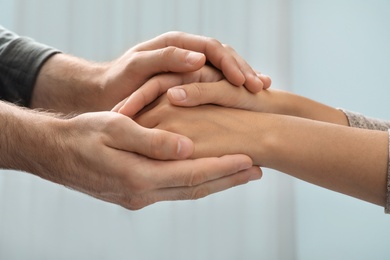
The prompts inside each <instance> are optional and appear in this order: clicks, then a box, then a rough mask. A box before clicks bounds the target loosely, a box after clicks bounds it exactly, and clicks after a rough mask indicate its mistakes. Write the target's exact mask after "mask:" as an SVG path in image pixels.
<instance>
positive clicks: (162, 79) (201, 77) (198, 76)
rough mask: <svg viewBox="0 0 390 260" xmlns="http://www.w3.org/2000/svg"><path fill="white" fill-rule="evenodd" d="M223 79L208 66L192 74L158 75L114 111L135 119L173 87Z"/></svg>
mask: <svg viewBox="0 0 390 260" xmlns="http://www.w3.org/2000/svg"><path fill="white" fill-rule="evenodd" d="M221 78H222V75H221V74H220V73H219V72H218V71H217V70H215V69H213V68H211V67H208V66H206V67H204V68H202V69H201V70H198V71H195V72H191V73H181V74H174V73H168V74H161V75H157V76H155V77H153V78H152V79H150V80H149V81H147V82H146V83H145V84H144V85H143V86H142V87H140V88H139V89H138V90H136V91H135V92H134V93H133V94H132V95H131V96H130V97H129V98H128V99H127V100H125V101H122V102H121V103H120V104H118V105H117V106H116V107H115V109H116V110H114V111H119V113H121V114H123V115H126V116H129V117H133V116H135V115H136V114H137V113H138V112H139V111H140V110H141V109H142V108H144V107H145V106H146V105H148V104H149V103H151V102H152V101H154V100H155V99H156V98H157V97H159V96H160V95H161V94H163V93H165V92H166V91H167V90H168V89H169V88H171V87H174V86H178V85H183V84H187V83H190V82H202V81H218V80H220V79H221Z"/></svg>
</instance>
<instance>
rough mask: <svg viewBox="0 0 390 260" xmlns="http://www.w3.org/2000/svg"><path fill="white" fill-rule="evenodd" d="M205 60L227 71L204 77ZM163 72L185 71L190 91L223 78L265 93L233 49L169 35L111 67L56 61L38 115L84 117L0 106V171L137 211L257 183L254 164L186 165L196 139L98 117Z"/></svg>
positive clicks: (38, 93) (45, 77)
mask: <svg viewBox="0 0 390 260" xmlns="http://www.w3.org/2000/svg"><path fill="white" fill-rule="evenodd" d="M202 52H203V53H202ZM206 59H207V60H208V61H209V62H211V63H212V64H213V65H214V66H215V67H216V68H219V69H221V72H219V71H217V70H214V69H207V68H204V69H202V68H203V65H204V64H205V62H206ZM163 72H164V73H165V72H178V73H180V75H181V77H183V78H185V82H192V81H194V80H195V81H197V80H204V81H214V80H219V79H220V77H221V75H222V74H223V75H224V76H226V78H228V79H229V80H231V82H232V83H233V84H236V85H242V84H244V85H245V86H247V87H248V89H250V91H253V92H256V91H259V90H260V89H261V88H263V87H264V84H263V83H262V82H261V80H259V77H257V76H256V74H255V72H254V71H253V70H252V69H251V68H250V67H249V65H247V64H246V62H245V61H244V60H243V59H242V58H240V57H239V56H238V55H237V54H236V53H235V52H234V51H233V50H232V49H231V48H230V47H228V46H225V45H222V44H221V43H219V42H218V41H216V40H214V39H210V38H206V37H200V36H195V35H190V34H185V33H178V32H171V33H167V34H164V35H161V36H159V37H156V38H155V39H152V40H151V41H148V42H145V43H142V44H140V45H137V46H135V47H134V48H132V49H130V50H129V51H128V52H126V53H125V54H124V55H123V56H121V57H119V58H118V59H116V60H114V61H112V62H109V63H104V64H96V63H91V62H89V61H85V60H82V59H79V58H76V57H72V56H69V55H66V54H57V55H54V56H52V57H51V58H50V59H48V61H47V62H46V63H45V64H44V65H43V67H42V69H41V70H40V72H39V75H38V77H37V81H36V84H35V87H34V92H33V95H32V101H31V104H30V107H31V108H35V109H39V110H42V109H43V110H50V111H54V112H60V113H66V114H68V113H72V114H74V115H77V116H73V117H72V116H70V117H69V116H68V118H64V117H63V116H59V115H56V114H50V113H46V112H37V111H34V110H30V109H23V108H20V107H16V106H14V105H11V104H8V103H5V102H0V129H2V135H1V136H0V148H1V151H2V152H1V153H0V167H1V168H5V169H15V170H22V171H26V172H30V173H33V174H35V175H37V176H39V177H42V178H44V179H47V180H50V181H53V182H56V183H59V184H63V185H66V186H68V187H70V188H72V189H75V190H78V191H81V192H84V193H86V194H89V195H91V196H93V197H96V198H99V199H102V200H105V201H108V202H112V203H116V204H118V205H121V206H123V207H125V208H128V209H132V210H135V209H140V208H142V207H145V206H147V205H150V204H152V203H155V202H157V201H163V200H184V199H198V198H201V197H204V196H207V195H209V194H211V193H215V192H219V191H221V190H224V189H228V188H231V187H233V186H237V185H240V184H244V183H247V182H248V181H250V180H255V179H259V178H260V177H261V170H260V169H259V167H254V166H252V165H253V162H252V160H251V159H250V157H248V156H246V155H243V154H235V155H227V156H221V157H215V156H209V157H207V158H199V159H187V158H188V157H189V156H191V154H192V153H193V150H194V144H193V142H192V141H191V140H190V139H189V138H187V137H184V136H181V135H178V134H175V133H170V132H167V131H163V130H158V129H147V128H144V127H141V126H139V125H138V124H136V123H135V122H134V121H133V120H132V119H131V118H129V117H126V116H124V115H121V114H118V113H114V112H108V111H106V112H96V111H104V110H109V109H111V108H113V107H114V105H115V104H117V103H118V102H119V101H121V100H124V99H125V98H126V97H128V96H129V95H130V94H132V93H133V92H136V91H137V90H138V88H140V87H141V86H142V85H143V84H144V83H145V82H147V81H148V80H149V79H150V78H152V77H153V76H154V75H156V74H160V73H163ZM221 73H222V74H221ZM168 75H170V74H168ZM172 75H173V74H172ZM175 77H176V76H175ZM145 89H146V90H148V91H155V90H157V89H158V88H155V87H154V86H153V85H148V86H147V87H146V88H143V90H145ZM153 95H156V94H153ZM85 112H90V113H85ZM80 113H83V114H80Z"/></svg>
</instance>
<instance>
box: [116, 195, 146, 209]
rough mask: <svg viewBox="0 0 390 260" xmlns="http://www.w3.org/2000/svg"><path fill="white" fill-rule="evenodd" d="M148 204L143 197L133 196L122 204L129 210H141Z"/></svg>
mask: <svg viewBox="0 0 390 260" xmlns="http://www.w3.org/2000/svg"><path fill="white" fill-rule="evenodd" d="M147 205H148V204H147V203H146V202H145V201H144V200H143V199H142V198H141V197H132V198H130V199H128V200H127V201H126V202H124V203H123V204H122V206H123V207H124V208H126V209H129V210H133V211H135V210H140V209H142V208H144V207H146V206H147Z"/></svg>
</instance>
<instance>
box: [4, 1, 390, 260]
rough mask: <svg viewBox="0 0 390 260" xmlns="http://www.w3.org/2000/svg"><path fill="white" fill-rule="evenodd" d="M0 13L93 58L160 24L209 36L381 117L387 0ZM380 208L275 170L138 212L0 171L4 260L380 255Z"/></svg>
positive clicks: (384, 238) (295, 81) (80, 5)
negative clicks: (202, 196)
mask: <svg viewBox="0 0 390 260" xmlns="http://www.w3.org/2000/svg"><path fill="white" fill-rule="evenodd" d="M0 23H1V24H3V25H4V26H7V27H8V28H10V29H13V30H15V31H17V32H18V33H19V34H25V35H29V36H31V37H34V38H35V39H37V40H39V41H42V42H44V43H47V44H50V45H52V46H55V47H57V48H59V49H61V50H63V51H65V52H69V53H72V54H74V55H77V56H81V57H84V58H87V59H92V60H98V61H100V60H102V61H106V60H111V59H114V58H115V57H117V56H119V55H120V54H121V53H122V52H123V51H125V50H126V49H127V48H129V47H130V46H133V45H134V44H136V43H138V42H141V41H144V40H147V39H150V38H152V37H154V36H156V35H158V34H160V33H163V32H166V31H169V30H182V31H187V32H192V33H197V34H204V35H208V36H212V37H215V38H217V39H219V40H221V41H222V42H225V43H228V44H229V45H232V46H233V47H234V48H235V49H236V50H237V51H238V52H239V53H240V54H242V55H243V56H244V57H245V58H246V59H247V60H248V61H249V62H250V63H251V64H252V66H253V67H255V68H257V69H259V70H261V71H263V72H264V73H267V74H270V75H271V76H272V78H273V86H272V87H273V88H282V89H288V90H290V91H294V92H296V93H299V94H302V95H305V96H308V97H310V98H313V99H316V100H319V101H321V102H324V103H327V104H329V105H332V106H336V107H343V108H347V109H351V110H354V111H359V112H362V113H364V114H367V115H370V116H374V117H380V118H385V119H390V117H389V114H388V111H390V109H389V108H390V105H388V102H387V99H388V97H389V96H390V90H389V83H388V75H389V68H390V50H389V47H388V46H390V30H389V28H390V1H388V0H372V1H366V0H339V1H336V0H327V1H325V0H322V1H319V0H311V1H310V0H292V1H288V0H260V1H256V0H242V1H236V0H216V1H207V0H203V1H202V0H182V1H180V0H176V1H175V0H170V1H159V0H144V1H142V0H132V1H125V0H111V1H108V0H107V1H105V0H73V1H71V0H70V1H67V0H13V1H12V0H0ZM389 218H390V217H389V216H387V215H385V214H384V213H383V209H382V208H380V207H378V206H375V205H371V204H368V203H365V202H361V201H358V200H355V199H353V198H349V197H347V196H344V195H340V194H337V193H334V192H331V191H327V190H324V189H322V188H318V187H315V186H313V185H311V184H307V183H305V182H302V181H299V180H294V179H293V178H291V177H289V176H285V175H284V174H281V173H277V172H274V171H270V170H265V173H264V178H263V180H261V181H259V182H255V183H251V184H249V185H245V186H242V187H238V188H235V189H232V190H229V191H226V192H223V193H219V194H216V195H213V196H210V197H208V198H205V199H202V200H199V201H190V202H164V203H159V204H156V205H153V206H150V207H148V208H146V209H144V210H142V211H137V212H130V211H127V210H124V209H122V208H120V207H117V206H115V205H111V204H108V203H104V202H100V201H97V200H95V199H92V198H89V197H87V196H84V195H82V194H79V193H77V192H73V191H70V190H67V189H65V188H63V187H61V186H58V185H54V184H51V183H48V182H46V181H43V180H40V179H38V178H36V177H33V176H30V175H27V174H24V173H16V172H9V171H2V172H0V259H173V260H176V259H202V260H204V259H213V260H216V259H232V260H233V259H249V260H251V259H267V260H268V259H270V260H272V259H275V260H279V259H280V260H282V259H304V260H306V259H307V260H312V259H319V260H322V259H324V260H325V259H332V260H334V259H343V260H344V259H354V260H360V259H362V260H363V259H389V252H390V235H389V230H390V220H389Z"/></svg>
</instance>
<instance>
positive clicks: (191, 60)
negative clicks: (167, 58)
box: [185, 52, 206, 66]
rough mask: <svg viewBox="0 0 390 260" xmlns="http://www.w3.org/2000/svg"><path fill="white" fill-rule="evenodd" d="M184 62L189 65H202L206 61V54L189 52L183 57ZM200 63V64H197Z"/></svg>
mask: <svg viewBox="0 0 390 260" xmlns="http://www.w3.org/2000/svg"><path fill="white" fill-rule="evenodd" d="M185 61H186V63H188V64H189V65H197V64H198V65H202V66H203V65H204V64H205V62H206V56H205V55H204V54H203V53H199V52H189V53H188V54H187V55H186V58H185ZM199 63H200V64H199Z"/></svg>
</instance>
